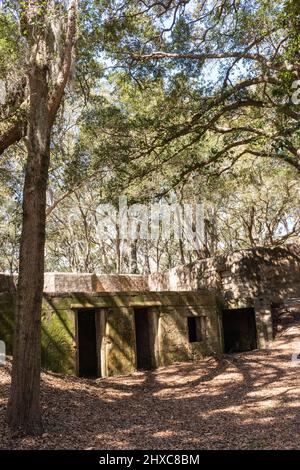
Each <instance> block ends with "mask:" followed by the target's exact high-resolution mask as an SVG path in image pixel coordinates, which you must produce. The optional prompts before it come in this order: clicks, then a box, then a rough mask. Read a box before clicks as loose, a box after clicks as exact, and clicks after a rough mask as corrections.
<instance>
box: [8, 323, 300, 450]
mask: <svg viewBox="0 0 300 470" xmlns="http://www.w3.org/2000/svg"><path fill="white" fill-rule="evenodd" d="M296 338H299V339H300V327H299V326H297V325H294V326H292V327H289V328H288V329H287V330H286V331H285V332H284V334H283V335H282V336H281V337H280V338H279V339H277V340H276V342H275V343H274V345H273V346H272V348H271V349H269V350H265V351H252V352H249V353H243V354H235V355H230V356H229V355H227V356H223V357H222V358H221V359H220V360H218V361H217V360H216V359H214V358H207V359H205V360H202V361H199V362H197V363H184V364H175V365H173V366H170V367H163V368H160V369H158V370H156V371H153V372H149V373H135V374H132V375H130V376H126V377H111V378H108V379H98V380H96V381H92V380H83V379H78V378H74V377H64V376H62V375H59V374H51V373H45V374H43V377H42V404H43V415H44V425H45V433H44V435H43V436H42V437H40V438H31V437H23V438H22V437H16V436H14V437H13V436H11V435H10V434H9V431H8V430H7V428H6V425H5V407H6V403H7V396H8V389H9V381H10V377H9V370H8V369H9V367H7V368H3V367H2V368H0V448H2V449H300V439H299V437H300V436H299V434H300V373H299V372H300V363H294V364H293V363H292V362H291V353H292V346H293V340H294V339H296Z"/></svg>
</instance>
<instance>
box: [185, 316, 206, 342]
mask: <svg viewBox="0 0 300 470" xmlns="http://www.w3.org/2000/svg"><path fill="white" fill-rule="evenodd" d="M187 320H188V334H189V342H190V343H198V342H201V341H204V340H205V338H206V317H188V319H187Z"/></svg>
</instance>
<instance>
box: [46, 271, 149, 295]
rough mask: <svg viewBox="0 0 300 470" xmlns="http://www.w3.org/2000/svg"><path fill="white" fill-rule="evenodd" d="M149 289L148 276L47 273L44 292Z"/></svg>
mask: <svg viewBox="0 0 300 470" xmlns="http://www.w3.org/2000/svg"><path fill="white" fill-rule="evenodd" d="M148 289H149V288H148V279H147V276H139V275H133V274H132V275H126V274H80V273H79V274H76V273H45V283H44V292H130V291H147V290H148Z"/></svg>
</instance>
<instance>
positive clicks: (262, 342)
mask: <svg viewBox="0 0 300 470" xmlns="http://www.w3.org/2000/svg"><path fill="white" fill-rule="evenodd" d="M254 309H255V320H256V332H257V347H258V348H259V349H264V348H267V347H268V346H269V344H270V343H271V342H272V340H273V322H272V311H271V304H270V301H269V300H268V299H266V298H261V297H260V298H257V299H255V300H254Z"/></svg>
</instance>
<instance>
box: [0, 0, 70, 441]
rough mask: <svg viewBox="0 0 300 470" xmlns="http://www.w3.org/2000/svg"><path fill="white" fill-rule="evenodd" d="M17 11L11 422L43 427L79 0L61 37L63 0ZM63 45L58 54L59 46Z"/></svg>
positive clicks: (39, 1) (11, 121)
mask: <svg viewBox="0 0 300 470" xmlns="http://www.w3.org/2000/svg"><path fill="white" fill-rule="evenodd" d="M18 12H19V18H20V31H21V37H20V42H21V46H22V47H23V52H24V54H25V60H24V69H23V70H24V75H22V74H20V73H18V74H17V75H19V82H17V83H16V88H17V90H18V96H17V99H15V100H14V107H15V110H14V112H11V110H10V109H8V108H9V103H7V102H6V103H4V106H3V115H4V116H5V117H6V119H5V120H4V121H3V122H2V123H1V124H0V153H3V152H4V151H5V150H6V149H8V148H9V147H10V146H11V145H13V144H15V143H16V142H18V141H20V140H21V139H22V138H24V141H25V144H26V149H27V161H26V168H25V183H24V190H23V218H22V233H21V241H20V258H19V278H18V287H17V301H16V327H15V336H14V358H13V367H12V385H11V392H10V400H9V405H8V412H7V417H8V423H9V425H10V426H11V428H13V429H20V430H22V431H23V432H26V433H31V434H39V433H41V432H42V419H41V409H40V357H41V350H40V348H41V345H40V329H41V302H42V293H43V278H44V244H45V221H46V189H47V182H48V170H49V163H50V137H51V130H52V127H53V124H54V121H55V117H56V114H57V111H58V109H59V106H60V103H61V100H62V98H63V95H64V91H65V87H66V85H67V83H68V80H69V76H70V70H71V67H72V60H73V54H74V45H75V38H76V16H77V3H76V0H71V2H70V6H69V11H68V17H67V19H66V22H65V24H63V25H61V27H62V31H61V35H59V39H60V40H62V41H63V44H56V40H57V35H56V34H55V32H56V31H57V28H58V18H59V15H64V11H63V9H62V8H61V6H60V5H59V2H55V1H51V0H29V1H26V2H25V1H20V2H19V3H18ZM59 39H58V40H59ZM58 46H59V47H58ZM60 48H62V53H61V54H59V53H58V52H57V51H58V50H59V49H60Z"/></svg>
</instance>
